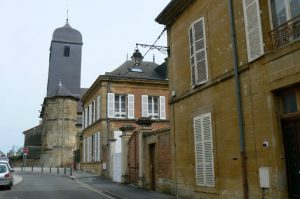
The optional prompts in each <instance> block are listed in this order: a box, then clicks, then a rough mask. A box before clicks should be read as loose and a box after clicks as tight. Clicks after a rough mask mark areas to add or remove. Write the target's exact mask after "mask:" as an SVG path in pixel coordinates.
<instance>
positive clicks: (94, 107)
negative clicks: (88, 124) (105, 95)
mask: <svg viewBox="0 0 300 199" xmlns="http://www.w3.org/2000/svg"><path fill="white" fill-rule="evenodd" d="M95 121H96V100H94V101H93V122H95Z"/></svg>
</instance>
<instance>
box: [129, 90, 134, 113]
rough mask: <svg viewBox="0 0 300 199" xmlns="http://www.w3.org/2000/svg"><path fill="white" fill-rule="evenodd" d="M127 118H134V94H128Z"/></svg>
mask: <svg viewBox="0 0 300 199" xmlns="http://www.w3.org/2000/svg"><path fill="white" fill-rule="evenodd" d="M128 118H130V119H134V95H131V94H128Z"/></svg>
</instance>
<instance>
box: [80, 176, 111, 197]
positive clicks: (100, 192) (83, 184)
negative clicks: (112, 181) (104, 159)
mask: <svg viewBox="0 0 300 199" xmlns="http://www.w3.org/2000/svg"><path fill="white" fill-rule="evenodd" d="M76 181H77V183H78V184H80V185H81V186H83V187H85V188H87V189H89V190H91V191H94V192H96V193H98V194H100V195H102V196H105V197H107V198H109V199H116V197H112V196H110V195H108V194H106V193H104V192H103V191H102V190H99V189H96V188H94V187H92V186H90V185H88V184H86V183H84V182H81V181H79V180H78V179H76Z"/></svg>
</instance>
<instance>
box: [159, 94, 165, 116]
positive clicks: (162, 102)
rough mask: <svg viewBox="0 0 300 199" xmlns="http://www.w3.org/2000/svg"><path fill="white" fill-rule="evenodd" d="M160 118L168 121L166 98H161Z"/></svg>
mask: <svg viewBox="0 0 300 199" xmlns="http://www.w3.org/2000/svg"><path fill="white" fill-rule="evenodd" d="M159 109H160V110H159V117H160V119H162V120H165V119H166V97H165V96H159Z"/></svg>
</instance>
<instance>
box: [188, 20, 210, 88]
mask: <svg viewBox="0 0 300 199" xmlns="http://www.w3.org/2000/svg"><path fill="white" fill-rule="evenodd" d="M189 37H190V62H191V73H192V86H195V84H196V85H200V84H203V83H205V82H207V80H208V64H207V49H206V36H205V23H204V17H202V18H200V19H199V20H197V21H195V22H194V23H193V24H192V26H191V28H190V30H189Z"/></svg>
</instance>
